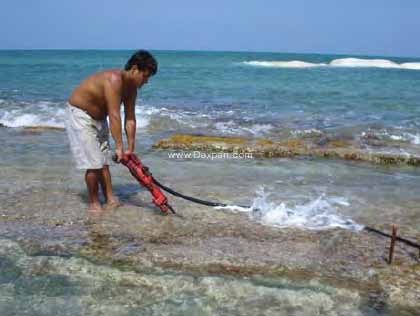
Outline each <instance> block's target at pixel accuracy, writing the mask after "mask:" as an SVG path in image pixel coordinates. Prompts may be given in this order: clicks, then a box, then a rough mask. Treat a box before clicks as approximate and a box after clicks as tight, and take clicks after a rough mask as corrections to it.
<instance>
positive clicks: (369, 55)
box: [0, 48, 420, 58]
mask: <svg viewBox="0 0 420 316" xmlns="http://www.w3.org/2000/svg"><path fill="white" fill-rule="evenodd" d="M138 49H139V48H0V52H1V51H136V50H138ZM146 49H147V50H149V51H155V52H201V53H256V54H264V53H269V54H296V55H335V56H349V55H353V56H366V57H395V58H420V56H414V55H399V56H397V55H387V54H385V55H380V54H363V53H323V52H293V51H271V50H267V51H263V50H261V51H253V50H216V49H214V50H212V49H211V50H201V49H154V48H146Z"/></svg>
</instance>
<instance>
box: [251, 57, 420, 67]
mask: <svg viewBox="0 0 420 316" xmlns="http://www.w3.org/2000/svg"><path fill="white" fill-rule="evenodd" d="M243 64H245V65H250V66H259V67H275V68H276V67H277V68H313V67H353V68H357V67H376V68H394V69H411V70H420V62H416V63H401V64H398V63H396V62H393V61H391V60H387V59H361V58H339V59H334V60H332V61H331V62H330V63H328V64H326V63H310V62H305V61H299V60H292V61H257V60H252V61H244V62H243Z"/></svg>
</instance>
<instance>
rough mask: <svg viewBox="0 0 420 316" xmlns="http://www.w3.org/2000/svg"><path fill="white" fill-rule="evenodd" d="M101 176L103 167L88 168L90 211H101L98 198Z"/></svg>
mask: <svg viewBox="0 0 420 316" xmlns="http://www.w3.org/2000/svg"><path fill="white" fill-rule="evenodd" d="M100 178H101V169H87V170H86V174H85V181H86V186H87V189H88V194H89V211H101V210H102V208H101V203H100V202H99V198H98V185H99V181H100Z"/></svg>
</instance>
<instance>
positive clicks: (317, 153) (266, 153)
mask: <svg viewBox="0 0 420 316" xmlns="http://www.w3.org/2000/svg"><path fill="white" fill-rule="evenodd" d="M154 148H156V149H169V150H184V151H203V152H229V153H248V154H252V156H253V157H258V158H274V157H277V158H278V157H297V156H302V157H304V156H307V157H317V158H332V159H345V160H353V161H366V162H370V163H374V164H383V165H409V166H419V165H420V156H414V155H407V154H406V155H401V154H393V153H383V152H377V151H369V150H366V149H363V148H361V147H360V146H359V145H358V144H356V143H355V142H353V141H346V140H334V139H322V140H319V139H317V140H316V141H314V139H305V138H301V139H289V140H285V141H275V140H271V139H264V138H257V139H252V138H242V137H215V136H202V135H183V134H176V135H173V136H171V137H169V138H168V139H162V140H159V141H158V142H156V143H155V144H154Z"/></svg>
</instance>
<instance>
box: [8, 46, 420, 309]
mask: <svg viewBox="0 0 420 316" xmlns="http://www.w3.org/2000/svg"><path fill="white" fill-rule="evenodd" d="M132 52H133V51H129V50H126V51H111V50H109V51H107V50H98V51H94V50H92V51H91V50H79V51H78V50H42V51H41V50H40V51H23V50H19V51H14V50H8V51H0V124H1V125H0V144H1V147H0V148H1V149H0V201H1V204H0V315H57V314H60V315H115V314H120V315H400V314H399V312H400V311H402V312H404V313H405V314H404V315H416V313H415V312H416V310H415V307H412V306H411V305H410V306H408V305H407V306H406V305H404V304H405V303H401V302H403V301H401V302H400V301H399V299H400V298H401V297H403V298H405V297H408V298H409V299H412V301H413V302H415V301H416V300H418V298H419V297H420V296H416V295H420V285H419V284H418V278H417V277H418V272H415V271H418V269H417V268H416V267H418V259H417V252H416V250H413V249H409V248H403V247H401V248H398V249H397V250H396V258H397V259H396V260H397V262H398V263H397V265H396V266H397V268H396V269H398V267H399V268H401V270H396V271H403V272H404V273H408V274H404V273H403V272H401V278H402V280H404V282H405V281H406V282H405V283H404V282H402V283H401V285H400V286H401V287H399V288H388V287H387V286H388V285H389V284H394V283H392V280H391V281H389V280H390V279H385V278H384V279H381V278H382V275H388V274H387V273H390V272H389V271H390V270H389V268H388V265H387V264H386V260H385V259H384V258H385V257H386V252H385V250H384V249H385V248H386V247H387V246H386V242H385V241H384V240H382V239H380V238H378V237H375V236H370V235H366V234H365V233H363V232H362V231H361V229H362V228H363V225H370V226H375V227H378V228H380V229H382V230H389V227H390V224H392V223H396V224H397V225H398V227H399V232H401V234H402V235H404V236H406V237H407V238H411V239H413V240H417V241H419V240H420V239H419V238H420V220H419V218H420V208H419V205H420V186H419V183H420V171H419V169H418V167H414V166H410V165H378V164H373V163H369V162H355V161H347V160H338V159H321V158H314V157H297V158H276V159H257V158H255V159H243V160H233V159H216V160H210V159H190V158H184V159H173V158H171V157H169V155H168V153H167V152H165V151H162V150H156V149H154V148H153V147H152V144H153V143H155V142H156V141H157V140H159V139H161V138H165V137H168V136H171V135H173V134H175V133H185V134H199V135H215V136H243V137H247V138H268V139H273V140H279V141H286V140H294V139H314V140H316V141H317V142H319V143H320V146H322V144H323V143H325V142H329V141H332V140H333V141H337V143H339V142H343V143H351V144H353V145H354V146H357V148H358V149H360V150H361V151H363V152H364V153H367V154H370V153H372V154H374V153H375V154H384V155H386V154H390V155H393V156H394V157H419V156H420V57H419V58H400V57H381V56H354V55H325V54H291V53H253V52H196V51H191V52H190V51H152V53H153V54H154V55H155V57H156V59H157V61H158V63H159V70H158V73H157V75H156V76H154V77H153V78H151V80H149V83H148V84H147V85H146V86H145V87H143V88H142V89H141V90H140V92H139V96H138V99H137V107H136V115H137V125H138V126H137V136H136V152H137V153H138V154H139V155H140V157H141V158H142V160H143V162H144V163H145V164H146V165H148V166H149V167H150V168H151V170H153V174H154V176H155V177H156V178H158V179H160V180H161V182H163V183H164V184H167V185H168V186H170V187H173V188H176V189H177V190H179V191H181V192H183V193H185V194H188V195H193V196H196V197H200V198H203V199H209V200H218V201H221V202H226V203H228V204H232V205H236V204H237V205H244V204H245V205H250V204H253V205H254V206H257V207H258V208H259V209H261V210H262V214H258V216H257V215H256V214H253V213H252V212H251V211H250V210H247V209H241V208H237V207H236V208H235V207H230V208H227V209H222V210H220V209H219V210H216V209H213V208H206V207H202V206H196V205H194V204H191V203H187V202H185V201H183V200H179V199H177V198H174V197H171V198H170V199H171V203H172V204H173V206H174V207H175V209H176V210H177V211H178V213H179V214H180V215H181V216H183V219H181V217H175V216H174V217H171V216H167V217H164V216H160V214H159V213H158V212H157V211H156V210H155V209H154V207H153V205H152V204H151V203H150V196H149V195H148V194H147V192H145V191H144V190H143V189H140V188H139V187H138V185H137V183H135V182H134V180H133V179H132V178H131V176H130V175H129V173H128V171H127V170H126V169H124V168H123V167H120V166H116V165H113V166H111V170H112V171H111V173H112V175H113V183H114V189H115V192H116V194H117V195H118V196H119V197H120V199H121V200H122V201H123V203H124V205H123V206H122V207H121V208H119V209H118V210H117V211H116V212H114V213H112V212H111V213H105V214H104V216H102V217H100V218H90V217H89V215H88V214H87V213H86V210H85V209H86V194H85V185H84V179H83V173H82V172H80V171H77V170H75V169H74V168H73V164H72V160H71V156H70V149H69V145H68V141H67V137H66V134H65V132H63V130H62V129H63V127H64V113H65V111H64V109H65V104H66V101H67V98H68V97H69V95H70V93H71V92H72V90H73V89H74V88H75V87H76V86H77V85H78V84H79V83H80V81H81V80H83V79H84V78H85V77H87V76H89V75H90V74H92V73H95V72H98V71H102V70H106V69H117V68H120V69H121V68H123V66H124V64H125V62H126V61H127V59H128V58H129V57H130V55H131V54H132ZM37 128H38V129H37ZM398 260H399V261H398ZM226 266H227V267H228V268H225V267H226ZM219 267H222V268H223V269H222V268H219ZM232 267H233V268H232ZM413 267H414V268H413ZM257 268H258V269H259V270H258V269H257ZM232 269H233V270H232ZM235 269H239V270H235ZM241 269H243V270H241ZM252 269H257V270H256V271H257V272H252V271H254V270H252ZM295 269H296V270H295ZM410 269H412V270H410ZM416 269H417V270H416ZM232 271H234V272H232ZM235 271H236V272H235ZM237 271H239V272H237ZM244 271H245V272H244ZM249 271H251V272H249ZM272 271H276V272H275V273H274V272H273V273H274V274H273V275H275V276H273V275H272V274H270V273H272ZM279 271H281V272H279ZM296 271H299V272H296ZM407 271H414V272H407ZM234 273H237V274H234ZM383 273H385V274H383ZM396 273H397V275H399V274H398V273H399V272H396ZM409 273H414V274H409ZM415 273H417V274H415ZM279 275H281V278H280V277H278V276H279ZM407 275H409V277H407ZM405 277H407V279H404V278H405ZM384 280H385V281H384ZM363 282H365V283H363ZM387 282H388V283H387ZM410 282H411V283H410ZM416 282H417V283H416ZM355 284H360V285H355ZM406 286H407V288H405V287H406ZM410 286H411V287H410ZM408 288H409V289H408ZM395 293H400V294H395ZM401 293H402V294H401ZM410 295H411V296H410ZM409 299H407V301H410V300H409ZM407 301H404V302H407ZM399 304H403V306H401V305H399ZM413 304H414V303H413ZM413 306H418V305H413Z"/></svg>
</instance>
